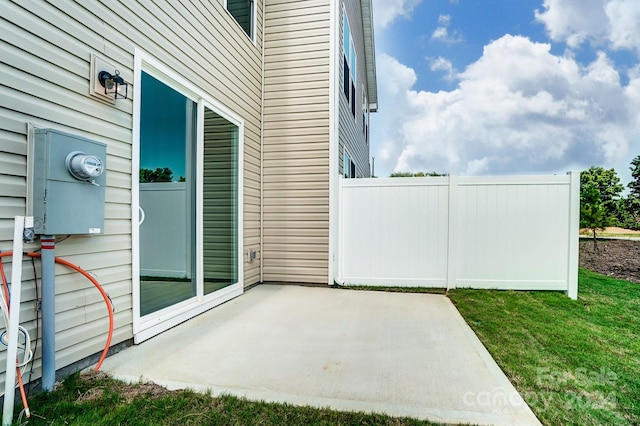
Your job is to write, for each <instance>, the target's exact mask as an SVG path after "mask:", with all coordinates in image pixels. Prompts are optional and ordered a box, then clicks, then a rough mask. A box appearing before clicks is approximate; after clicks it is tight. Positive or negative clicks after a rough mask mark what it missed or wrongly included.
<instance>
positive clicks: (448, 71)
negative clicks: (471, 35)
mask: <svg viewBox="0 0 640 426" xmlns="http://www.w3.org/2000/svg"><path fill="white" fill-rule="evenodd" d="M428 61H429V69H430V70H431V71H443V72H444V73H445V77H444V79H445V80H448V81H453V80H455V79H456V78H457V76H458V71H457V70H456V69H455V68H454V67H453V64H452V63H451V61H449V60H448V59H446V58H443V57H442V56H440V57H438V58H436V59H433V58H429V59H428Z"/></svg>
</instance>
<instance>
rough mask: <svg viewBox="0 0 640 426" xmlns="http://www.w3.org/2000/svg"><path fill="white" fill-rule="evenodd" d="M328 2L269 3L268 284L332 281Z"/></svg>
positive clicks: (274, 0) (265, 246)
mask: <svg viewBox="0 0 640 426" xmlns="http://www.w3.org/2000/svg"><path fill="white" fill-rule="evenodd" d="M330 7H331V4H330V0H307V1H296V0H270V1H268V2H267V6H266V16H265V23H266V24H265V54H264V61H265V65H264V66H265V77H264V82H265V84H264V92H265V93H264V124H263V125H264V140H263V144H264V145H263V149H264V165H263V167H264V169H263V173H264V176H263V178H264V228H263V232H264V238H263V253H262V255H263V279H264V281H286V282H314V283H326V282H327V279H328V278H327V277H328V262H329V259H328V251H329V141H330V136H329V131H330V129H329V114H330V111H329V96H330V91H329V87H330V84H329V75H330V72H329V67H330V64H331V61H330Z"/></svg>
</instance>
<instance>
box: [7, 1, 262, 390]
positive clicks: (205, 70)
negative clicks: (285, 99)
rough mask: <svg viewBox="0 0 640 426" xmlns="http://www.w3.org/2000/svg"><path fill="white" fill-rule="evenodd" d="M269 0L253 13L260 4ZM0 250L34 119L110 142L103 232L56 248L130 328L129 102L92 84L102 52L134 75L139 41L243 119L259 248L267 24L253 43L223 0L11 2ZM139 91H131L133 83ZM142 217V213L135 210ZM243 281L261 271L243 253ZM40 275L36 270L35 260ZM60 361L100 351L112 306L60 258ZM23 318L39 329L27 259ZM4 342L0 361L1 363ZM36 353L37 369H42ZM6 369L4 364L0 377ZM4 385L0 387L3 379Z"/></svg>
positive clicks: (247, 198) (118, 330) (249, 236)
mask: <svg viewBox="0 0 640 426" xmlns="http://www.w3.org/2000/svg"><path fill="white" fill-rule="evenodd" d="M262 4H263V2H262V1H257V2H256V13H257V16H258V17H260V16H261V15H262ZM0 28H2V31H0V76H2V77H0V249H1V250H3V251H4V250H10V249H11V241H10V240H11V238H12V235H13V217H14V216H15V215H24V214H25V205H26V200H25V196H26V162H27V159H26V152H27V123H29V122H31V123H33V124H34V125H35V126H36V127H40V128H49V127H51V128H55V129H58V130H62V131H65V132H69V133H73V134H77V135H80V136H83V137H87V138H90V139H94V140H97V141H101V142H104V143H106V144H107V172H106V173H107V188H106V207H105V234H104V235H97V236H93V237H84V236H73V237H71V238H69V239H68V240H66V241H64V242H62V243H60V244H59V245H58V246H57V248H56V255H57V256H60V257H64V258H66V259H68V260H69V261H71V262H73V263H76V264H78V265H80V266H81V267H83V268H85V269H86V270H88V271H91V273H93V274H95V276H96V278H97V279H98V281H100V283H101V284H103V286H104V287H105V290H106V291H107V292H108V293H109V294H110V295H111V298H112V299H113V302H114V307H115V333H114V338H113V344H116V343H119V342H122V341H125V340H127V339H130V338H131V337H132V267H131V260H132V258H131V256H132V255H131V248H132V241H131V227H132V222H131V220H132V218H131V196H132V194H131V184H132V182H131V168H132V164H131V154H132V146H131V144H132V137H133V135H132V126H133V115H132V113H133V104H132V101H131V100H130V99H129V100H118V101H117V102H116V103H115V104H111V103H107V102H103V101H101V100H97V99H96V98H94V97H93V96H91V95H89V86H90V84H89V82H90V60H91V55H92V54H95V55H98V56H100V57H101V58H103V59H105V60H107V61H109V62H111V63H113V64H114V65H115V66H116V67H117V68H118V69H119V70H120V71H121V73H122V75H123V76H124V77H125V78H126V79H127V80H128V81H129V82H131V81H132V80H133V61H134V48H135V47H139V48H141V49H142V50H144V51H145V52H147V53H148V54H150V55H152V56H153V57H155V58H157V59H158V60H160V61H161V62H162V63H164V64H165V65H166V66H167V67H168V68H170V69H172V70H173V71H175V72H176V73H178V74H180V75H182V76H183V77H184V78H185V79H187V80H188V81H190V82H191V83H192V84H194V85H196V86H198V87H200V88H201V89H202V90H203V91H204V92H206V93H208V94H209V95H210V96H211V97H212V98H214V99H216V100H217V101H219V102H221V103H222V104H223V105H225V106H226V107H227V108H229V109H230V110H232V111H233V112H234V113H236V114H238V115H239V116H241V117H242V118H243V119H244V120H245V139H244V160H245V161H244V164H243V165H242V166H243V167H244V175H245V177H244V194H245V195H244V200H243V201H242V203H241V206H242V208H244V211H245V215H244V229H245V234H244V235H245V240H244V243H245V249H247V248H251V247H254V248H257V247H259V228H260V213H259V206H260V160H261V159H260V104H261V49H262V48H261V43H262V36H261V30H262V24H261V22H260V21H258V24H257V29H258V31H257V37H256V42H255V43H254V42H252V41H251V40H250V39H249V38H248V37H247V36H246V34H245V33H244V32H243V31H242V30H241V28H239V26H238V25H237V24H236V23H235V22H233V18H232V17H231V16H230V15H229V13H228V12H227V11H225V10H224V8H223V5H222V2H221V1H210V0H193V1H190V2H169V1H160V0H156V1H152V0H149V1H145V2H122V3H120V4H119V6H118V7H116V8H114V7H113V2H111V1H107V0H101V1H91V2H72V1H62V0H59V1H51V2H48V3H47V2H40V1H24V2H18V3H16V2H11V1H4V2H3V3H2V7H1V8H0ZM130 93H132V92H130ZM135 220H137V218H135ZM244 273H245V285H250V284H253V283H255V282H257V281H258V280H259V268H258V264H257V262H254V263H252V264H248V263H245V270H244ZM37 274H38V276H39V275H40V271H39V266H38V272H37ZM56 274H57V278H56V328H57V334H56V345H57V353H56V366H57V368H62V367H64V366H66V365H69V364H71V363H73V362H75V361H78V360H81V359H83V358H85V357H87V356H89V355H92V354H95V353H97V352H100V351H101V350H102V347H103V345H104V342H105V339H106V331H107V325H108V321H107V315H106V309H105V306H104V302H103V301H102V299H101V297H100V295H99V293H98V292H97V291H96V290H95V289H94V288H93V286H92V285H91V283H89V282H88V281H86V280H85V279H84V278H82V277H81V276H80V275H78V274H75V273H70V272H69V271H67V270H65V269H64V268H63V267H56ZM24 279H25V282H24V293H23V301H24V303H23V306H22V307H21V308H22V309H21V314H22V318H21V323H22V324H23V325H24V326H26V327H27V329H28V330H29V332H30V333H31V334H32V336H34V337H35V311H34V306H35V302H34V299H35V289H34V282H33V272H31V267H30V266H29V264H28V263H25V267H24ZM5 353H6V351H5V350H4V349H0V363H2V365H4V362H5ZM39 356H40V354H39V353H38V354H37V358H36V360H35V363H34V365H35V367H36V369H35V375H34V378H38V377H39V376H40V370H39V366H40V359H39ZM3 380H4V373H2V375H0V382H3ZM2 386H4V385H3V384H2Z"/></svg>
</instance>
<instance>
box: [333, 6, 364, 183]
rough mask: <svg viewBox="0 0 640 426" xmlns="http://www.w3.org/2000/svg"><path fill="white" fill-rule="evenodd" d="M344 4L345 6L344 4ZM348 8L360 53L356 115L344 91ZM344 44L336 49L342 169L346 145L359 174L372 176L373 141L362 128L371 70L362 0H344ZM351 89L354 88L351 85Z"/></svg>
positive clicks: (341, 32)
mask: <svg viewBox="0 0 640 426" xmlns="http://www.w3.org/2000/svg"><path fill="white" fill-rule="evenodd" d="M342 6H344V8H343V7H342ZM343 11H346V13H347V16H348V17H349V26H350V29H351V37H352V38H353V42H354V44H355V47H356V53H357V58H358V63H357V65H356V68H357V69H356V72H357V77H356V82H355V89H356V92H355V102H356V114H355V118H354V116H353V114H352V113H351V106H350V104H349V100H348V99H347V97H346V96H345V95H344V92H343V81H344V68H343V59H342V58H343V51H342V39H343V35H342V34H343V31H344V29H343V28H342V26H343V19H342V13H343ZM340 14H341V15H340V18H339V19H338V21H339V23H340V48H339V49H336V51H337V52H336V55H337V58H336V60H337V61H338V64H339V66H338V68H337V69H338V70H339V80H338V81H339V83H338V84H339V85H340V92H339V102H338V105H339V109H340V113H339V114H340V117H339V123H340V124H339V132H340V136H339V138H340V157H339V160H338V161H339V162H338V164H339V171H340V173H344V171H343V170H342V166H343V164H342V162H343V158H344V157H343V148H344V147H345V146H346V148H347V151H348V153H349V157H350V158H351V160H353V162H354V163H355V164H356V173H357V177H369V175H370V167H369V145H368V144H367V143H366V140H365V134H364V132H363V131H362V85H363V83H364V85H365V89H366V88H367V81H366V78H367V70H366V67H365V60H364V59H365V56H364V32H363V29H362V10H361V8H360V1H359V0H358V1H345V0H341V6H340ZM349 90H350V91H351V89H349Z"/></svg>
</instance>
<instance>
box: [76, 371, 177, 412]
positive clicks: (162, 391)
mask: <svg viewBox="0 0 640 426" xmlns="http://www.w3.org/2000/svg"><path fill="white" fill-rule="evenodd" d="M108 379H110V376H109V375H108V374H107V373H104V372H102V371H98V372H96V371H89V372H86V373H84V374H81V375H80V380H81V381H83V382H86V383H87V384H89V385H92V387H90V388H89V389H88V390H87V391H85V392H84V393H82V394H81V395H80V396H78V398H77V399H76V403H79V404H81V403H84V402H91V401H97V400H100V399H102V397H103V396H104V394H105V392H106V391H107V390H111V391H115V392H117V393H118V394H119V395H120V396H122V397H123V398H124V400H125V401H126V402H127V403H130V402H131V401H133V400H134V399H135V398H136V397H139V396H144V397H150V398H159V397H163V396H167V395H172V394H175V393H176V391H172V390H168V389H167V388H165V387H164V386H160V385H158V384H155V383H153V382H142V381H141V382H138V383H131V384H128V383H125V382H121V381H119V380H114V381H110V380H108Z"/></svg>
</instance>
